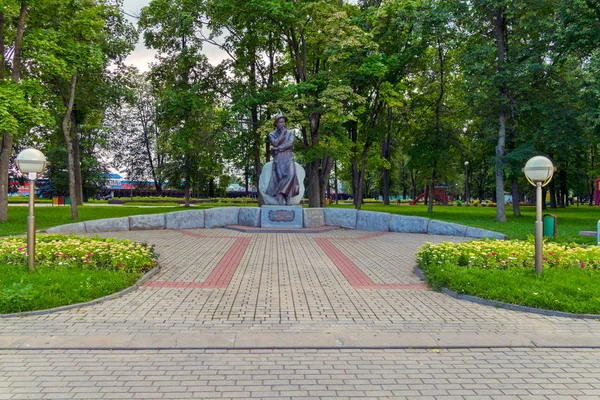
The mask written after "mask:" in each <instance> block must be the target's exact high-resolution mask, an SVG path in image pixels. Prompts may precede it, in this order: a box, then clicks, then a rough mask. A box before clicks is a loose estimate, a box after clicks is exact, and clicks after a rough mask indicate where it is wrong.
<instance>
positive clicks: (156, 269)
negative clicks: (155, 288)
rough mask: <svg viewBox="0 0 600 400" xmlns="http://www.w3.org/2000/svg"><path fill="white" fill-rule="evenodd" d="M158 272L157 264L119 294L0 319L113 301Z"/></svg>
mask: <svg viewBox="0 0 600 400" xmlns="http://www.w3.org/2000/svg"><path fill="white" fill-rule="evenodd" d="M159 271H160V265H159V264H157V265H156V267H154V268H152V269H151V270H150V271H148V272H146V273H145V274H144V276H142V277H141V278H140V279H138V280H137V282H135V283H134V284H133V285H132V286H129V287H127V288H125V289H123V290H121V291H120V292H117V293H113V294H109V295H107V296H104V297H100V298H99V299H94V300H90V301H86V302H84V303H77V304H69V305H68V306H60V307H55V308H49V309H47V310H35V311H25V312H20V313H11V314H0V318H15V317H29V316H34V315H45V314H52V313H55V312H59V311H67V310H72V309H74V308H81V307H87V306H93V305H94V304H98V303H103V302H105V301H109V300H114V299H116V298H119V297H122V296H125V295H126V294H127V293H131V292H133V291H134V290H137V288H138V287H140V286H141V285H143V284H144V282H146V281H147V280H148V279H150V278H152V277H153V276H154V275H156V274H157V273H158V272H159Z"/></svg>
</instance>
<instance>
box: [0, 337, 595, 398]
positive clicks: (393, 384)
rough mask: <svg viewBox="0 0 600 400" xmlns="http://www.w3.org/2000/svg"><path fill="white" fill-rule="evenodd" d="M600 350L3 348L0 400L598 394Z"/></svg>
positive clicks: (556, 396) (558, 396) (0, 371)
mask: <svg viewBox="0 0 600 400" xmlns="http://www.w3.org/2000/svg"><path fill="white" fill-rule="evenodd" d="M599 376H600V350H594V351H589V350H585V349H508V348H498V349H474V350H470V349H430V350H418V349H415V350H409V349H406V350H318V351H317V350H287V351H286V350H260V351H257V350H249V351H236V350H230V351H222V350H217V351H204V350H203V351H198V350H186V351H44V352H42V353H39V352H30V351H0V399H11V400H14V399H224V398H230V399H233V398H252V399H259V398H262V399H346V398H354V399H356V398H360V399H399V400H410V399H418V400H429V399H437V400H459V399H460V400H490V399H493V400H517V399H523V400H542V399H544V400H597V399H598V398H600V383H599Z"/></svg>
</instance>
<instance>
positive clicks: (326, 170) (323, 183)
mask: <svg viewBox="0 0 600 400" xmlns="http://www.w3.org/2000/svg"><path fill="white" fill-rule="evenodd" d="M332 166H333V158H332V157H330V156H325V157H324V158H323V160H322V165H321V168H320V170H319V187H320V191H321V199H320V202H321V207H325V205H326V204H327V202H326V201H325V199H326V198H327V197H326V193H328V192H329V175H331V167H332Z"/></svg>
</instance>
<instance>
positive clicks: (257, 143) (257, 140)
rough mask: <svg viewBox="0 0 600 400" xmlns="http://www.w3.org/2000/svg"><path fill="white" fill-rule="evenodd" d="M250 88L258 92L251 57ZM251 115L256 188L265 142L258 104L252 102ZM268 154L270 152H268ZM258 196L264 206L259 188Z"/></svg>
mask: <svg viewBox="0 0 600 400" xmlns="http://www.w3.org/2000/svg"><path fill="white" fill-rule="evenodd" d="M250 90H251V91H252V94H253V95H254V94H256V60H254V58H253V59H251V60H250ZM250 117H251V119H252V121H251V129H252V136H253V138H254V143H253V146H252V148H253V150H254V171H255V173H256V176H255V178H254V182H255V185H256V188H257V189H258V184H259V181H260V174H261V173H262V162H261V160H260V149H261V148H262V144H263V140H262V137H261V134H260V131H259V130H258V106H257V105H256V104H254V102H253V104H252V107H251V108H250ZM267 154H268V153H267ZM257 191H258V193H257V196H258V197H257V198H258V206H259V207H260V206H262V205H263V204H265V200H264V199H263V197H262V193H261V192H260V190H257Z"/></svg>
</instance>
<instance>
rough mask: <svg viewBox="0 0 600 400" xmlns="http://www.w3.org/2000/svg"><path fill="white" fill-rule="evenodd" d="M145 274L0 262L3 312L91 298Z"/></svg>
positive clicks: (107, 292) (37, 308)
mask: <svg viewBox="0 0 600 400" xmlns="http://www.w3.org/2000/svg"><path fill="white" fill-rule="evenodd" d="M142 275H143V273H140V272H125V271H114V270H99V269H81V268H56V269H50V268H38V269H36V270H35V271H29V270H28V269H27V267H26V266H24V265H1V264H0V314H8V313H15V312H22V311H32V310H44V309H50V308H54V307H60V306H64V305H69V304H77V303H83V302H86V301H91V300H94V299H97V298H100V297H103V296H106V295H109V294H111V293H115V292H118V291H120V290H123V289H125V288H127V287H129V286H131V285H133V284H134V283H135V282H136V281H137V280H138V279H139V278H140V277H141V276H142Z"/></svg>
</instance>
